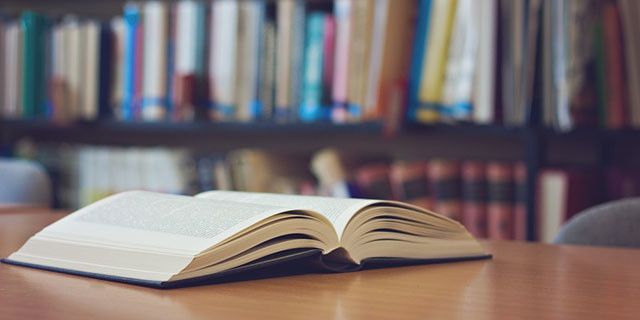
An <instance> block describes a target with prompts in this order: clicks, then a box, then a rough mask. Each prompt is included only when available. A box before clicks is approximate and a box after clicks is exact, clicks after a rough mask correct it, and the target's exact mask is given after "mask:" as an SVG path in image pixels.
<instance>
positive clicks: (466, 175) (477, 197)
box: [461, 161, 487, 238]
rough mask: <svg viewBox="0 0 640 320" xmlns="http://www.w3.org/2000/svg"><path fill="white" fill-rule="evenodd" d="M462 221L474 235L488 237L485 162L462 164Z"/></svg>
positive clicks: (466, 162)
mask: <svg viewBox="0 0 640 320" xmlns="http://www.w3.org/2000/svg"><path fill="white" fill-rule="evenodd" d="M461 171H462V199H463V206H462V221H463V224H464V226H465V227H466V228H467V230H469V232H471V234H472V235H473V236H474V237H477V238H486V237H487V175H486V168H485V164H484V163H483V162H480V161H465V162H464V163H463V164H462V170H461Z"/></svg>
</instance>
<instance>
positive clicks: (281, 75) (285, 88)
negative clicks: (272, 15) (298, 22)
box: [275, 0, 295, 116]
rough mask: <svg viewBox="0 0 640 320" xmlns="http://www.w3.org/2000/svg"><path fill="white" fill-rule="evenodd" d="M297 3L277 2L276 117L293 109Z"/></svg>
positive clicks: (289, 1) (284, 0) (289, 0)
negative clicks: (292, 75)
mask: <svg viewBox="0 0 640 320" xmlns="http://www.w3.org/2000/svg"><path fill="white" fill-rule="evenodd" d="M294 6H295V3H294V1H293V0H283V1H278V2H277V11H278V12H277V24H276V28H277V30H276V43H277V49H276V105H275V107H276V116H278V115H279V114H286V113H287V112H288V111H289V110H290V109H291V107H292V106H291V94H290V91H291V62H292V61H291V57H292V54H291V51H292V50H293V48H292V45H291V41H292V30H291V29H292V27H293V15H294Z"/></svg>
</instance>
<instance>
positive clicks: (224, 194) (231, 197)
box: [195, 191, 391, 238]
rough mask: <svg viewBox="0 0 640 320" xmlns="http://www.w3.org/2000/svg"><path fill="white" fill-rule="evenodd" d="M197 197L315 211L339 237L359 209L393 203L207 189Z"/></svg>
mask: <svg viewBox="0 0 640 320" xmlns="http://www.w3.org/2000/svg"><path fill="white" fill-rule="evenodd" d="M195 197H196V198H204V199H211V200H220V201H224V200H226V201H237V202H242V203H252V204H264V205H272V206H286V207H289V208H296V209H299V210H310V211H315V212H317V213H319V214H321V215H323V216H325V217H326V218H327V219H328V220H329V221H331V223H332V224H333V226H334V228H335V229H336V233H337V234H338V237H339V238H342V233H343V232H344V229H345V228H346V226H347V223H348V222H349V220H351V217H352V216H353V215H354V214H356V213H357V212H358V211H360V210H362V209H363V208H365V207H367V206H370V205H373V204H380V203H391V202H390V201H389V202H387V201H380V200H365V199H348V198H328V197H316V196H298V195H286V194H271V193H257V192H237V191H207V192H203V193H200V194H198V195H196V196H195Z"/></svg>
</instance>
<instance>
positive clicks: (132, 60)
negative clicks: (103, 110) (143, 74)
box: [120, 4, 140, 121]
mask: <svg viewBox="0 0 640 320" xmlns="http://www.w3.org/2000/svg"><path fill="white" fill-rule="evenodd" d="M123 18H124V53H123V60H124V61H123V72H122V75H123V76H122V105H121V107H120V117H121V119H122V120H125V121H127V120H133V119H134V106H133V104H134V99H135V90H136V78H135V72H136V51H137V47H136V45H137V44H138V43H137V41H136V34H137V32H138V31H137V30H138V24H139V23H140V9H139V7H138V6H137V5H134V4H128V5H127V6H125V8H124V15H123Z"/></svg>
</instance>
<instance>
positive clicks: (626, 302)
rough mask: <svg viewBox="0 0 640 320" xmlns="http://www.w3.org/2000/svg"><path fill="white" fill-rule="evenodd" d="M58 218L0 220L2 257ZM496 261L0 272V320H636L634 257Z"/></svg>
mask: <svg viewBox="0 0 640 320" xmlns="http://www.w3.org/2000/svg"><path fill="white" fill-rule="evenodd" d="M61 216H62V215H61V214H43V213H33V214H30V213H21V214H2V215H0V254H1V255H2V256H6V255H8V254H9V253H11V252H13V251H14V250H16V249H18V248H19V247H20V245H22V243H23V242H24V241H25V240H26V239H27V238H28V237H29V236H31V235H32V234H33V233H34V232H36V231H37V230H39V229H40V228H42V227H44V226H45V225H47V224H49V223H51V222H52V221H54V220H55V219H57V218H60V217H61ZM484 245H485V246H486V247H487V249H488V250H489V251H491V252H492V253H493V254H494V257H495V258H494V259H493V260H485V261H474V262H462V263H452V264H440V265H423V266H412V267H399V268H388V269H379V270H369V271H362V272H355V273H343V274H310V275H302V276H292V277H283V278H274V279H264V280H256V281H245V282H235V283H226V284H218V285H209V286H200V287H192V288H184V289H175V290H157V289H148V288H141V287H136V286H132V285H126V284H119V283H112V282H107V281H100V280H93V279H88V278H83V277H78V276H71V275H65V274H59V273H54V272H47V271H40V270H33V269H28V268H22V267H16V266H10V265H4V264H2V265H0V318H3V317H7V318H11V319H24V318H49V319H103V318H105V319H114V318H127V319H132V318H162V319H166V318H180V319H186V318H212V317H215V318H263V319H272V318H295V319H299V318H305V319H312V318H318V319H331V318H340V319H371V318H385V319H412V318H421V319H426V318H430V319H451V318H453V319H465V318H469V319H556V318H558V319H560V318H561V319H581V320H582V319H637V318H638V315H639V314H640V272H639V270H640V268H639V267H638V266H640V250H630V249H607V248H588V247H575V246H552V245H543V244H527V243H517V242H484Z"/></svg>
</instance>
